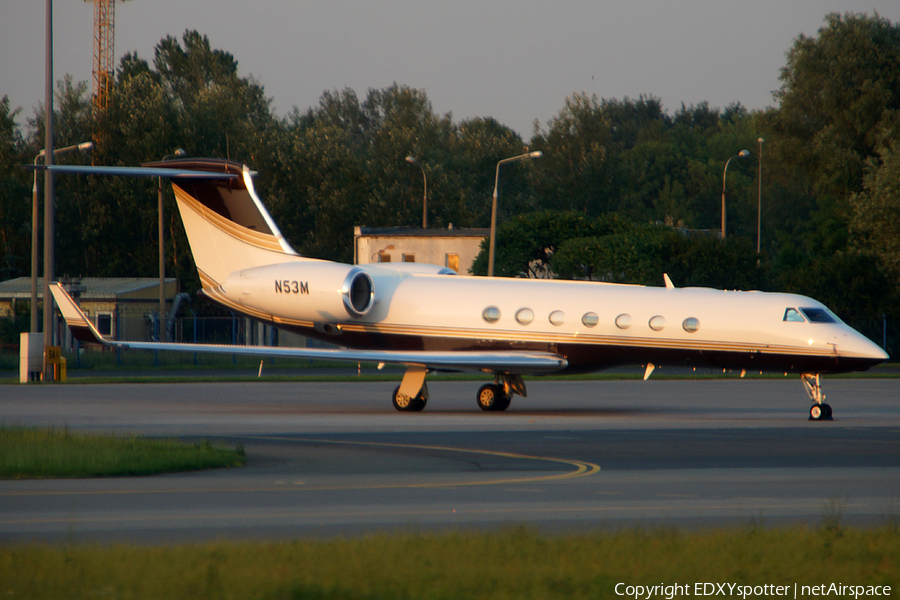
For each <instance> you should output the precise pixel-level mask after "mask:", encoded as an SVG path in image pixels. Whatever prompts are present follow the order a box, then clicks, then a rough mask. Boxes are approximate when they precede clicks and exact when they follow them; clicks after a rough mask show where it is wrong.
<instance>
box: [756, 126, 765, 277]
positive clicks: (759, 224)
mask: <svg viewBox="0 0 900 600" xmlns="http://www.w3.org/2000/svg"><path fill="white" fill-rule="evenodd" d="M756 141H757V142H759V183H758V184H757V187H758V188H759V192H758V193H759V198H758V199H757V201H756V256H757V259H756V264H759V251H760V247H761V242H762V146H763V141H764V140H763V139H762V138H759V139H758V140H756Z"/></svg>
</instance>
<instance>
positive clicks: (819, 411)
mask: <svg viewBox="0 0 900 600" xmlns="http://www.w3.org/2000/svg"><path fill="white" fill-rule="evenodd" d="M809 420H810V421H831V420H832V418H831V406H829V405H828V404H824V403H823V404H813V405H812V406H811V407H810V408H809Z"/></svg>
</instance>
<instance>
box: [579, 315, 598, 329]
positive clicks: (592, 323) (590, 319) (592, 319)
mask: <svg viewBox="0 0 900 600" xmlns="http://www.w3.org/2000/svg"><path fill="white" fill-rule="evenodd" d="M581 322H582V323H584V326H585V327H596V326H597V323H599V322H600V317H598V316H597V313H595V312H589V313H584V316H583V317H581Z"/></svg>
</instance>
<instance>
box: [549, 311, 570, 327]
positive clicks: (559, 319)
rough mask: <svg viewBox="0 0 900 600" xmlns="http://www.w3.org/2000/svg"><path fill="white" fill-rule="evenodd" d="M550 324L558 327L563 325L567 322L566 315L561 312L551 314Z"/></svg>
mask: <svg viewBox="0 0 900 600" xmlns="http://www.w3.org/2000/svg"><path fill="white" fill-rule="evenodd" d="M550 322H551V323H552V324H554V325H556V326H559V325H562V324H563V323H565V322H566V313H564V312H563V311H561V310H554V311H553V312H552V313H550Z"/></svg>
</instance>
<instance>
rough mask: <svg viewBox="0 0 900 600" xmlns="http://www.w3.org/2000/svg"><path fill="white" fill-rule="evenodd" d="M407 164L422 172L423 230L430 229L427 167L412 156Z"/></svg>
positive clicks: (408, 157) (407, 159)
mask: <svg viewBox="0 0 900 600" xmlns="http://www.w3.org/2000/svg"><path fill="white" fill-rule="evenodd" d="M406 162H408V163H409V164H411V165H415V166H417V167H419V168H420V169H421V170H422V229H428V178H427V177H426V176H425V167H423V166H422V165H420V164H419V163H418V162H416V159H415V158H413V157H412V156H407V157H406Z"/></svg>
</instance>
